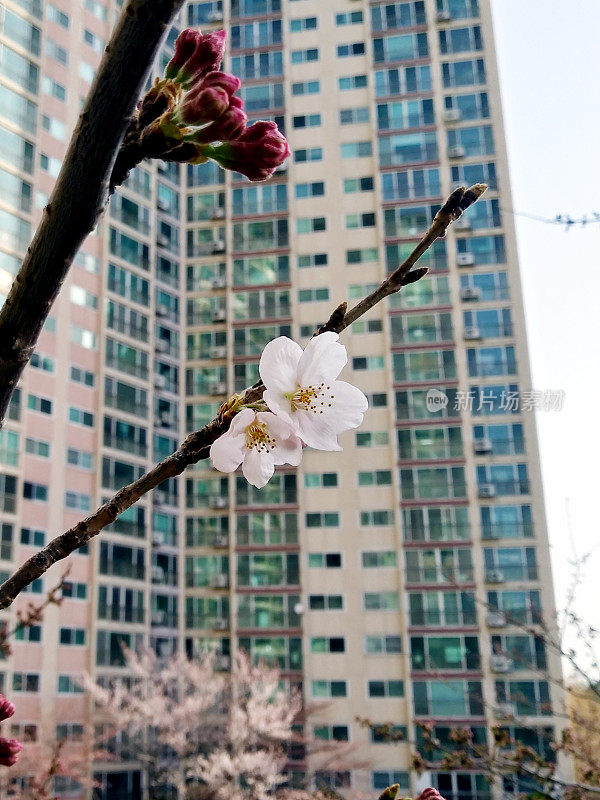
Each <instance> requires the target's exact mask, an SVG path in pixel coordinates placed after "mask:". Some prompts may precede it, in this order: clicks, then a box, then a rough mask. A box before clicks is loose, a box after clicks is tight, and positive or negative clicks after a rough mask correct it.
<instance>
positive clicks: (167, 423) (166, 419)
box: [158, 411, 176, 428]
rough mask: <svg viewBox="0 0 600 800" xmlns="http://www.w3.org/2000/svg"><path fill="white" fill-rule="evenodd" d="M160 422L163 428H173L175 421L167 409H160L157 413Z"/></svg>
mask: <svg viewBox="0 0 600 800" xmlns="http://www.w3.org/2000/svg"><path fill="white" fill-rule="evenodd" d="M158 419H159V422H160V424H161V425H162V426H163V427H165V428H174V427H175V425H176V421H175V420H174V419H173V417H172V416H171V414H170V413H169V412H168V411H161V412H160V414H159V415H158Z"/></svg>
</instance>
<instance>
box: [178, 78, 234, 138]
mask: <svg viewBox="0 0 600 800" xmlns="http://www.w3.org/2000/svg"><path fill="white" fill-rule="evenodd" d="M239 88H240V80H239V78H236V77H235V75H229V74H227V73H226V72H209V74H208V75H207V76H206V77H205V78H204V79H202V80H200V81H198V82H196V83H194V85H193V86H192V87H191V88H190V91H189V92H187V93H186V94H185V95H184V97H183V102H182V104H181V106H180V107H179V109H178V110H177V116H178V117H179V119H181V121H182V122H183V123H184V124H186V125H205V124H206V123H208V122H214V121H215V120H217V119H218V118H219V117H220V116H221V115H222V114H224V113H225V112H226V111H227V109H228V108H229V104H230V102H231V100H232V95H233V93H234V92H237V90H238V89H239Z"/></svg>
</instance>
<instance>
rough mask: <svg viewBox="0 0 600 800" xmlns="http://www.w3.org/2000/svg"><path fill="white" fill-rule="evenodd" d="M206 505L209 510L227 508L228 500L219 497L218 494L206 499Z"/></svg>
mask: <svg viewBox="0 0 600 800" xmlns="http://www.w3.org/2000/svg"><path fill="white" fill-rule="evenodd" d="M208 505H209V507H210V508H229V498H228V497H221V495H220V494H212V495H211V496H210V497H209V498H208Z"/></svg>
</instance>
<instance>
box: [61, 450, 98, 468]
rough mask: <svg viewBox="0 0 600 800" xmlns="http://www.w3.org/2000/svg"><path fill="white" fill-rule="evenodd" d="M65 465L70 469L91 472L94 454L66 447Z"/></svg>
mask: <svg viewBox="0 0 600 800" xmlns="http://www.w3.org/2000/svg"><path fill="white" fill-rule="evenodd" d="M67 464H69V465H70V466H72V467H80V468H81V469H85V470H91V469H93V468H94V454H93V453H89V452H87V451H86V450H78V449H77V448H76V447H68V448H67Z"/></svg>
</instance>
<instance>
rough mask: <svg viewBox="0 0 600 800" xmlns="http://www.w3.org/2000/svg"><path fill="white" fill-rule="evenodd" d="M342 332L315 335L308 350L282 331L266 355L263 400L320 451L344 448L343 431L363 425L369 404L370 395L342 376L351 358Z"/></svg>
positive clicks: (263, 359)
mask: <svg viewBox="0 0 600 800" xmlns="http://www.w3.org/2000/svg"><path fill="white" fill-rule="evenodd" d="M338 339H339V336H338V334H337V333H333V332H332V331H328V332H326V333H321V334H319V335H318V336H315V337H314V338H312V339H311V340H310V342H309V343H308V344H307V346H306V348H305V349H304V351H303V350H302V348H301V347H300V345H298V344H296V342H293V341H292V340H291V339H288V338H287V336H280V337H279V338H277V339H273V341H271V342H269V343H268V344H267V346H266V347H265V349H264V350H263V354H262V356H261V359H260V364H259V372H260V377H261V379H262V382H263V383H264V385H265V387H266V388H265V392H264V395H263V400H264V401H265V403H266V404H267V406H268V407H269V408H270V409H271V411H272V412H273V413H274V414H276V415H277V416H278V417H279V418H280V419H282V420H285V421H286V422H288V423H289V424H290V425H291V426H292V428H293V430H294V431H295V432H296V433H297V435H298V436H299V437H300V438H301V439H302V441H303V442H305V443H306V444H307V445H309V446H310V447H313V448H315V449H316V450H341V449H342V448H341V447H340V446H339V444H338V439H337V437H338V434H340V433H342V432H343V431H347V430H349V429H350V428H357V427H358V426H359V425H360V424H361V422H362V419H363V415H364V413H365V411H366V410H367V408H368V402H367V398H366V397H365V395H364V394H363V393H362V392H361V391H360V389H357V388H356V386H352V385H351V384H349V383H346V382H345V381H338V380H337V377H338V375H339V374H340V372H341V371H342V369H343V368H344V366H345V365H346V362H347V361H348V355H347V353H346V348H345V347H344V346H343V345H342V344H340V343H339V342H338Z"/></svg>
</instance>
